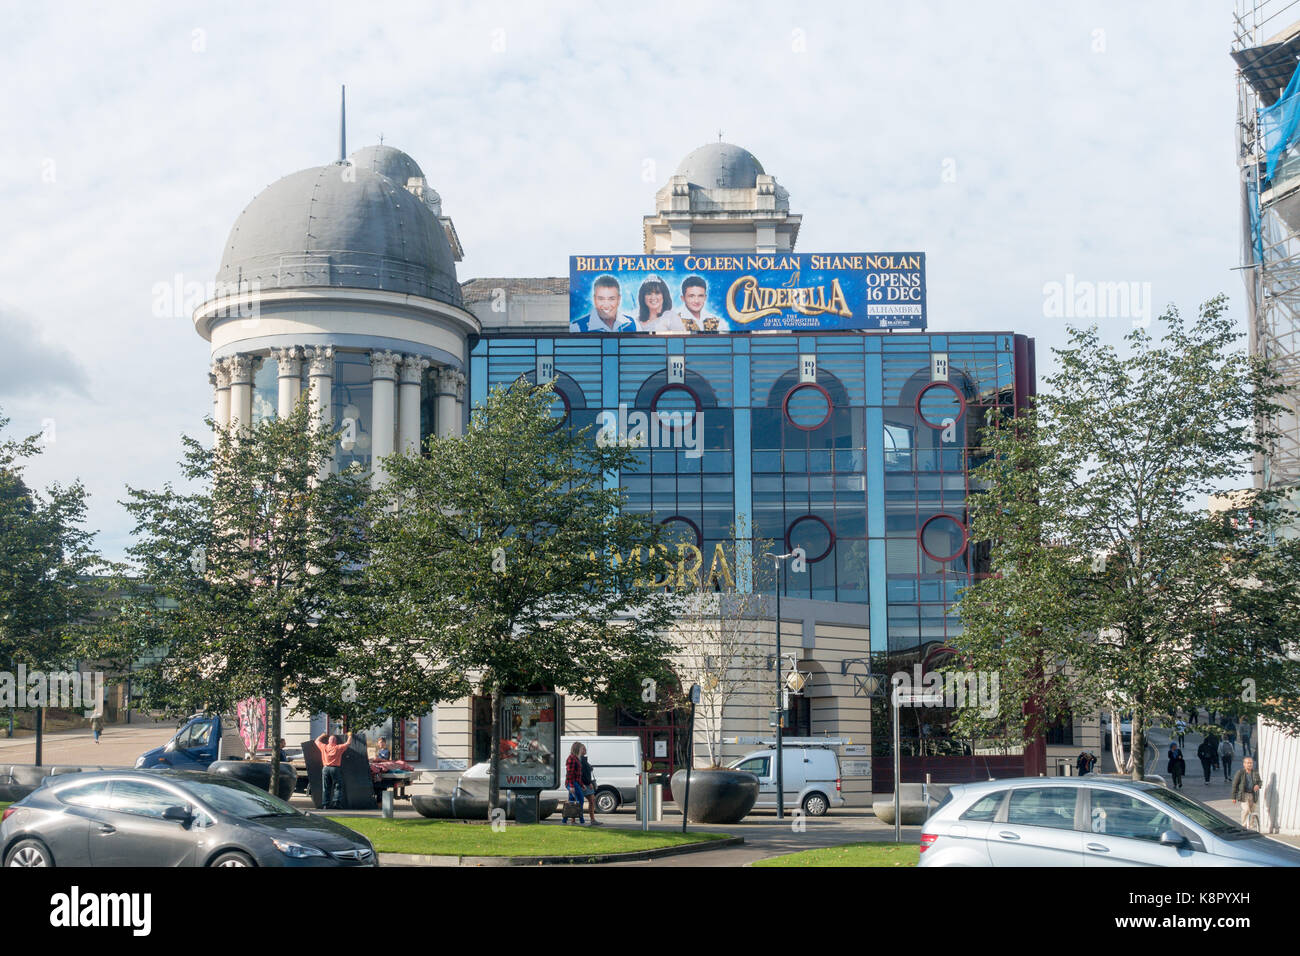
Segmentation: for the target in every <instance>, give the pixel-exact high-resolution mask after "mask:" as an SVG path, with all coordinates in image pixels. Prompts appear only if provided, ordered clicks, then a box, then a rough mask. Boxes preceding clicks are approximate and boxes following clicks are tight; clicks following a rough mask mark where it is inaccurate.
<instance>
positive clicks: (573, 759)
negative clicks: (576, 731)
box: [564, 740, 586, 826]
mask: <svg viewBox="0 0 1300 956" xmlns="http://www.w3.org/2000/svg"><path fill="white" fill-rule="evenodd" d="M564 789H566V790H568V791H569V802H570V803H576V804H577V805H578V825H579V826H582V825H583V824H585V823H586V821H585V820H584V819H583V818H582V744H580V743H578V741H576V740H575V741H574V742H573V746H572V747H570V748H569V756H568V757H567V758H565V761H564ZM564 822H565V823H566V824H567V823H568V822H569V818H568V817H565V818H564Z"/></svg>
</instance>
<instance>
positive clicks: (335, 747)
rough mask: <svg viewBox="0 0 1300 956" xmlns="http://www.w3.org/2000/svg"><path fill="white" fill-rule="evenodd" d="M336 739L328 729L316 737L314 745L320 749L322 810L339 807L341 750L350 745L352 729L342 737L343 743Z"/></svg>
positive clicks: (341, 774)
mask: <svg viewBox="0 0 1300 956" xmlns="http://www.w3.org/2000/svg"><path fill="white" fill-rule="evenodd" d="M327 737H328V738H329V739H328V740H327V739H326V738H327ZM337 741H338V738H337V737H336V736H334V735H333V734H331V733H329V732H328V731H327V732H326V733H323V734H321V735H320V736H319V737H317V738H316V746H317V747H318V748H319V749H320V761H321V768H320V781H321V791H322V794H321V809H322V810H338V809H340V807H339V796H340V794H342V792H343V772H342V771H341V770H340V769H339V768H340V767H342V766H343V751H345V750H347V749H348V748H349V747H351V746H352V731H350V730H349V731H348V735H347V738H346V739H344V741H343V743H338V742H337Z"/></svg>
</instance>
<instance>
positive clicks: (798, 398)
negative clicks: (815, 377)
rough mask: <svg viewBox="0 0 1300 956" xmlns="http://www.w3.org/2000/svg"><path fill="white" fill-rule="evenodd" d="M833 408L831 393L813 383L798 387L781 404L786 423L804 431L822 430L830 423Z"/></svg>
mask: <svg viewBox="0 0 1300 956" xmlns="http://www.w3.org/2000/svg"><path fill="white" fill-rule="evenodd" d="M832 408H833V404H832V402H831V396H830V393H829V392H828V391H826V389H824V388H822V387H821V386H820V385H815V384H813V383H812V382H804V383H803V384H802V385H796V386H795V387H794V388H792V389H790V391H788V392H786V393H785V399H784V400H783V401H782V402H781V410H782V412H783V413H784V414H785V418H786V421H788V422H789V423H790V424H792V425H794V426H795V427H796V428H802V429H803V430H804V431H813V430H814V429H817V428H821V427H822V426H823V425H825V424H826V423H827V422H828V421H830V417H831V409H832Z"/></svg>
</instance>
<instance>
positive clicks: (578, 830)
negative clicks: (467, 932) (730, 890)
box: [331, 817, 725, 856]
mask: <svg viewBox="0 0 1300 956" xmlns="http://www.w3.org/2000/svg"><path fill="white" fill-rule="evenodd" d="M331 819H333V820H335V821H337V822H338V823H341V824H343V825H344V826H345V827H350V828H351V829H353V830H356V831H357V832H358V833H361V834H363V835H364V836H365V837H366V838H367V839H369V840H370V842H371V843H373V844H374V845H375V849H376V850H377V851H379V852H380V853H422V854H428V855H431V856H571V855H586V854H590V855H593V856H594V855H597V854H601V853H631V852H633V851H635V850H657V849H660V848H662V847H666V846H680V845H681V844H683V843H705V842H709V841H711V840H720V839H722V838H723V837H724V836H725V834H718V833H673V832H668V831H664V830H650V831H649V832H646V833H642V832H641V831H640V830H616V829H614V828H612V827H595V828H593V827H577V826H563V825H561V824H545V823H541V824H532V825H529V826H519V825H517V824H514V823H510V824H507V826H506V828H505V829H504V830H502V831H501V832H499V833H497V832H494V831H493V830H492V828H491V827H490V826H488V825H487V824H486V823H463V822H461V821H459V820H425V819H419V820H384V819H382V818H375V817H332V818H331Z"/></svg>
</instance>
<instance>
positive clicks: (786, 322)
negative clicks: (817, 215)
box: [569, 252, 926, 333]
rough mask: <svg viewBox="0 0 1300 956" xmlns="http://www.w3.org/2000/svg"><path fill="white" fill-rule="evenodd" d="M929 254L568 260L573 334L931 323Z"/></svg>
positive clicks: (885, 326) (834, 328)
mask: <svg viewBox="0 0 1300 956" xmlns="http://www.w3.org/2000/svg"><path fill="white" fill-rule="evenodd" d="M925 323H926V314H925V253H923V252H838V253H822V252H803V253H799V254H797V255H796V254H794V253H776V254H770V255H769V254H765V253H761V254H757V255H751V254H749V253H744V254H726V255H722V254H712V255H710V254H690V255H632V256H570V257H569V331H570V332H575V333H580V332H756V331H765V330H774V329H789V330H792V331H800V332H819V331H840V330H844V329H924V328H925Z"/></svg>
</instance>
